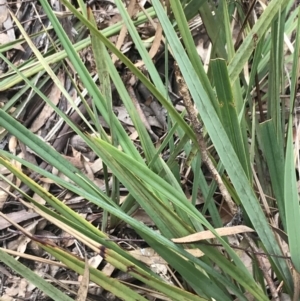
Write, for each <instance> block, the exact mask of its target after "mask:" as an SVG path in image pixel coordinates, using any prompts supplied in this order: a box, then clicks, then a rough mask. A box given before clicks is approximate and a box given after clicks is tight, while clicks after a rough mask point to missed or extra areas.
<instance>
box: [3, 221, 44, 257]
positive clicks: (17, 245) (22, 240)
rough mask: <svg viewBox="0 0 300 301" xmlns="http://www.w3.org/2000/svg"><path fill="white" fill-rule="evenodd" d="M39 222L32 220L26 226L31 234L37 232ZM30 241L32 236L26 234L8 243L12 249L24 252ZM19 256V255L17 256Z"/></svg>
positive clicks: (8, 246)
mask: <svg viewBox="0 0 300 301" xmlns="http://www.w3.org/2000/svg"><path fill="white" fill-rule="evenodd" d="M37 224H38V221H35V222H32V223H31V224H30V225H28V226H27V227H24V229H25V230H26V231H28V232H29V233H30V234H33V233H35V228H36V225H37ZM29 242H30V238H29V237H27V236H25V235H20V236H19V237H18V238H17V239H15V240H12V241H10V242H9V243H8V244H7V248H8V249H10V250H14V251H18V252H20V253H24V252H25V250H26V248H27V244H28V243H29ZM17 258H18V257H17Z"/></svg>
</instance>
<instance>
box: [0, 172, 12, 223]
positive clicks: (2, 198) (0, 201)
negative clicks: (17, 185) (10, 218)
mask: <svg viewBox="0 0 300 301" xmlns="http://www.w3.org/2000/svg"><path fill="white" fill-rule="evenodd" d="M2 175H3V174H2ZM6 179H7V180H8V181H13V179H14V175H13V174H9V175H7V176H6ZM0 187H1V188H2V189H0V211H1V210H2V208H3V206H4V204H5V202H6V199H7V197H8V193H7V192H5V190H9V187H10V184H8V183H7V182H5V181H2V180H1V181H0ZM1 221H2V219H1V218H0V227H1Z"/></svg>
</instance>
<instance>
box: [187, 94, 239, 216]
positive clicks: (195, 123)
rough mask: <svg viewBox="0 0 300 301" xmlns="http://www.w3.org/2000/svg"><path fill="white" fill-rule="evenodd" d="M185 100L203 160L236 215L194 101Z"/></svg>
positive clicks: (234, 206)
mask: <svg viewBox="0 0 300 301" xmlns="http://www.w3.org/2000/svg"><path fill="white" fill-rule="evenodd" d="M183 102H184V105H185V107H186V110H187V112H188V114H189V117H190V120H191V125H192V128H193V130H194V132H195V135H196V139H197V142H198V146H199V150H200V153H201V158H202V161H203V162H204V164H205V165H206V166H207V168H208V170H209V171H210V173H211V175H212V177H213V179H214V180H215V181H216V183H217V185H218V187H219V189H220V192H221V194H222V196H223V198H224V200H225V202H226V203H227V205H228V207H229V210H230V212H231V213H232V214H233V215H234V214H235V212H236V205H235V204H234V202H233V201H232V199H231V196H230V193H229V192H228V190H227V188H226V186H225V185H224V183H223V180H222V178H221V176H220V174H219V173H218V171H217V169H216V168H215V166H214V164H213V162H212V160H211V159H210V157H209V154H208V151H207V149H206V143H205V140H204V137H203V133H202V125H201V123H200V121H199V119H198V116H197V112H196V110H195V108H194V105H193V103H192V101H191V100H190V98H189V97H183Z"/></svg>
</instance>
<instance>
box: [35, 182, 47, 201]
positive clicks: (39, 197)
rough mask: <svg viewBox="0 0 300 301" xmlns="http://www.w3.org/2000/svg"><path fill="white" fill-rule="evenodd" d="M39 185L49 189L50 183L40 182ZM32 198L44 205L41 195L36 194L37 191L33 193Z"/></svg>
mask: <svg viewBox="0 0 300 301" xmlns="http://www.w3.org/2000/svg"><path fill="white" fill-rule="evenodd" d="M41 186H42V187H43V188H44V189H45V190H46V191H49V189H50V186H51V184H50V183H42V184H41ZM33 199H34V200H35V201H36V202H38V203H39V204H41V205H45V204H46V201H45V199H44V198H43V197H41V196H40V195H38V194H37V193H34V195H33Z"/></svg>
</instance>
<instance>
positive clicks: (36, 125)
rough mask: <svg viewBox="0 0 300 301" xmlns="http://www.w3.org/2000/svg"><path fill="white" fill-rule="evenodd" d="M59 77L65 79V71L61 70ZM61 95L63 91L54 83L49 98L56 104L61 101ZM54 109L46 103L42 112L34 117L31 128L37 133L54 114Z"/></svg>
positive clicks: (61, 79)
mask: <svg viewBox="0 0 300 301" xmlns="http://www.w3.org/2000/svg"><path fill="white" fill-rule="evenodd" d="M57 77H58V79H59V80H60V81H63V80H64V74H63V72H60V73H59V74H58V75H57ZM60 95H61V91H60V89H59V88H58V86H57V85H53V86H52V89H51V91H50V93H49V95H48V98H49V99H50V101H51V102H52V103H53V104H54V105H55V106H56V105H57V104H58V102H59V99H60ZM53 111H54V110H53V109H52V107H50V105H48V104H46V105H45V106H44V108H43V110H42V111H41V112H40V114H39V115H38V116H37V117H36V118H35V119H34V121H33V123H32V125H31V127H30V130H31V131H32V132H33V133H36V132H37V131H38V130H39V129H40V128H41V127H42V126H44V125H45V123H46V121H47V120H48V119H49V117H50V116H51V115H52V114H53Z"/></svg>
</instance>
